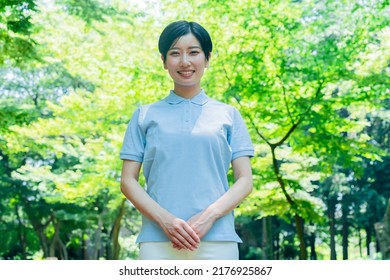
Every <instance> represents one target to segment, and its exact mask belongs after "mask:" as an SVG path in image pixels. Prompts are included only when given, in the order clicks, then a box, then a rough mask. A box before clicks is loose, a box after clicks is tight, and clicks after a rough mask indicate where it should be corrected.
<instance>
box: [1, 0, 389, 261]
mask: <svg viewBox="0 0 390 280" xmlns="http://www.w3.org/2000/svg"><path fill="white" fill-rule="evenodd" d="M179 19H185V20H189V21H197V22H198V23H200V24H201V25H203V26H204V27H205V28H206V29H207V30H209V32H210V34H211V37H212V39H213V43H214V50H213V56H212V58H211V67H210V68H208V70H207V72H206V73H205V76H204V79H203V88H204V89H205V91H206V92H207V93H208V94H209V95H210V96H211V97H213V98H215V99H218V100H221V101H223V102H226V103H229V104H231V105H233V106H235V107H236V108H237V109H239V111H240V112H241V114H242V115H243V117H244V119H245V121H246V123H247V126H248V129H249V130H250V133H251V136H252V140H253V142H254V145H255V149H256V155H255V157H254V158H253V159H252V165H253V174H254V191H253V192H252V194H251V195H250V197H248V198H247V199H246V200H245V201H244V202H243V203H242V204H241V205H240V206H239V207H238V208H237V209H236V211H235V215H236V227H237V231H238V233H239V234H240V236H241V237H242V239H243V241H244V242H243V243H242V244H240V258H241V259H278V260H291V259H318V260H326V259H390V206H389V198H390V180H389V179H390V162H389V148H390V140H389V135H390V129H389V121H390V111H389V110H390V102H389V97H390V95H389V93H390V79H389V76H390V25H389V19H390V4H389V1H388V0H357V1H351V0H275V1H272V0H268V1H266V0H237V1H224V0H221V1H214V0H197V1H192V0H186V1H182V0H175V1H171V0H161V1H157V0H155V1H151V0H150V1H148V0H144V1H141V0H140V1H135V0H134V1H132V0H79V1H76V0H52V1H50V0H12V1H11V0H3V1H0V159H1V163H0V239H1V242H0V259H45V258H57V259H136V258H137V256H138V247H137V246H136V244H135V243H134V242H135V238H136V236H137V234H138V231H139V229H140V214H139V213H138V211H137V210H136V209H135V208H134V207H133V206H132V205H131V204H130V203H129V202H128V201H126V200H125V198H124V196H123V195H122V194H121V192H120V185H119V182H120V171H121V164H122V163H121V160H120V159H119V150H120V147H121V143H122V139H123V136H124V132H125V129H126V126H127V123H128V121H129V119H130V117H131V115H132V113H133V111H134V109H135V108H136V107H137V106H139V105H140V104H146V103H150V102H154V101H156V100H159V99H161V98H162V97H164V96H166V95H167V94H168V91H169V90H170V89H171V86H172V84H171V79H170V78H169V76H168V74H167V73H166V72H165V70H164V69H163V67H162V63H161V60H160V54H159V53H158V49H157V41H158V37H159V35H160V32H161V31H162V29H163V28H164V27H165V26H166V25H167V24H168V23H170V22H172V21H175V20H179ZM229 178H230V180H231V181H232V179H233V177H232V175H231V174H229ZM141 182H144V179H143V178H141Z"/></svg>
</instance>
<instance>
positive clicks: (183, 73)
mask: <svg viewBox="0 0 390 280" xmlns="http://www.w3.org/2000/svg"><path fill="white" fill-rule="evenodd" d="M177 73H178V74H179V75H180V76H182V77H185V78H188V77H191V76H192V74H194V73H195V70H182V71H177Z"/></svg>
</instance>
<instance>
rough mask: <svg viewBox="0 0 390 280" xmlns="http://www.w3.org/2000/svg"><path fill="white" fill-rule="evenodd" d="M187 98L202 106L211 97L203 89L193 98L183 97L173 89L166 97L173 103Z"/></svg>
mask: <svg viewBox="0 0 390 280" xmlns="http://www.w3.org/2000/svg"><path fill="white" fill-rule="evenodd" d="M185 100H189V101H190V102H191V103H194V104H197V105H201V106H202V105H204V104H206V103H207V101H208V100H209V97H208V96H207V95H206V93H205V92H204V90H203V89H202V90H201V91H200V92H199V93H198V94H197V95H195V96H194V97H193V98H191V99H186V98H183V97H181V96H179V95H177V94H176V93H175V92H174V91H173V90H171V91H170V93H169V95H168V96H167V97H166V98H165V101H166V102H168V103H169V104H171V105H176V104H179V103H181V102H183V101H185Z"/></svg>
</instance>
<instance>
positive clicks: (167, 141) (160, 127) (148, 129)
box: [120, 90, 254, 242]
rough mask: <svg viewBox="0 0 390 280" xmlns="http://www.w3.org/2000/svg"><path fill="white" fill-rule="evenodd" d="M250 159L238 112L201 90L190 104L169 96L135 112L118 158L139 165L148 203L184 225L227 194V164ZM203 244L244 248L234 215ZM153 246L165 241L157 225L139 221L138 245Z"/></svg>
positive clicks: (218, 225) (251, 151) (221, 222)
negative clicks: (237, 244) (225, 243)
mask: <svg viewBox="0 0 390 280" xmlns="http://www.w3.org/2000/svg"><path fill="white" fill-rule="evenodd" d="M253 154H254V149H253V145H252V142H251V139H250V137H249V133H248V130H247V128H246V126H245V123H244V121H243V119H242V117H241V115H240V113H239V112H238V110H237V109H235V108H234V107H233V106H230V105H227V104H224V103H221V102H219V101H216V100H214V99H211V98H209V97H208V96H207V95H206V94H205V92H204V91H203V90H202V91H201V92H200V93H199V94H197V95H196V96H195V97H193V98H192V99H184V98H182V97H180V96H178V95H176V94H175V93H174V92H173V91H171V92H170V94H169V96H167V97H166V98H165V99H163V100H160V101H158V102H155V103H152V104H149V105H144V106H141V107H139V108H138V109H137V110H136V111H135V112H134V114H133V116H132V118H131V120H130V123H129V125H128V128H127V130H126V134H125V137H124V140H123V146H122V149H121V152H120V158H121V159H123V160H133V161H138V162H142V163H143V173H144V176H145V180H146V185H147V186H146V191H147V193H148V194H149V195H150V197H151V198H152V199H154V200H155V201H156V202H157V203H158V204H159V205H161V206H162V207H163V208H165V209H166V210H168V211H169V212H170V213H172V214H173V215H175V216H177V217H179V218H181V219H183V220H188V219H189V218H191V217H192V216H193V215H195V214H197V213H199V212H201V211H202V210H204V209H205V208H207V207H208V206H209V205H210V204H212V203H213V202H214V201H216V200H217V199H218V198H219V197H220V196H222V195H223V194H224V193H225V192H226V191H227V190H228V188H229V185H228V179H227V172H228V170H229V167H230V163H231V161H232V160H234V159H236V158H238V157H242V156H249V157H252V156H253ZM202 240H204V241H235V242H242V241H241V239H240V238H239V237H238V235H237V233H236V231H235V228H234V215H233V211H231V212H230V213H228V214H227V215H225V216H223V217H221V218H220V219H218V220H217V221H216V222H215V223H214V225H213V226H212V228H211V229H210V231H209V232H208V233H207V234H206V235H205V236H204V237H203V238H202ZM157 241H169V239H168V237H167V236H166V235H165V233H164V232H163V230H162V229H161V228H160V226H159V225H158V224H157V223H155V222H154V221H152V220H150V219H148V218H146V217H143V218H142V228H141V232H140V234H139V236H138V238H137V242H157Z"/></svg>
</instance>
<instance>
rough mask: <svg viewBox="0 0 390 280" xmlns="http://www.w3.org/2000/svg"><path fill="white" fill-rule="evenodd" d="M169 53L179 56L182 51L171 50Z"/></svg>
mask: <svg viewBox="0 0 390 280" xmlns="http://www.w3.org/2000/svg"><path fill="white" fill-rule="evenodd" d="M169 55H170V56H178V55H180V53H179V52H178V51H171V52H169Z"/></svg>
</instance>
